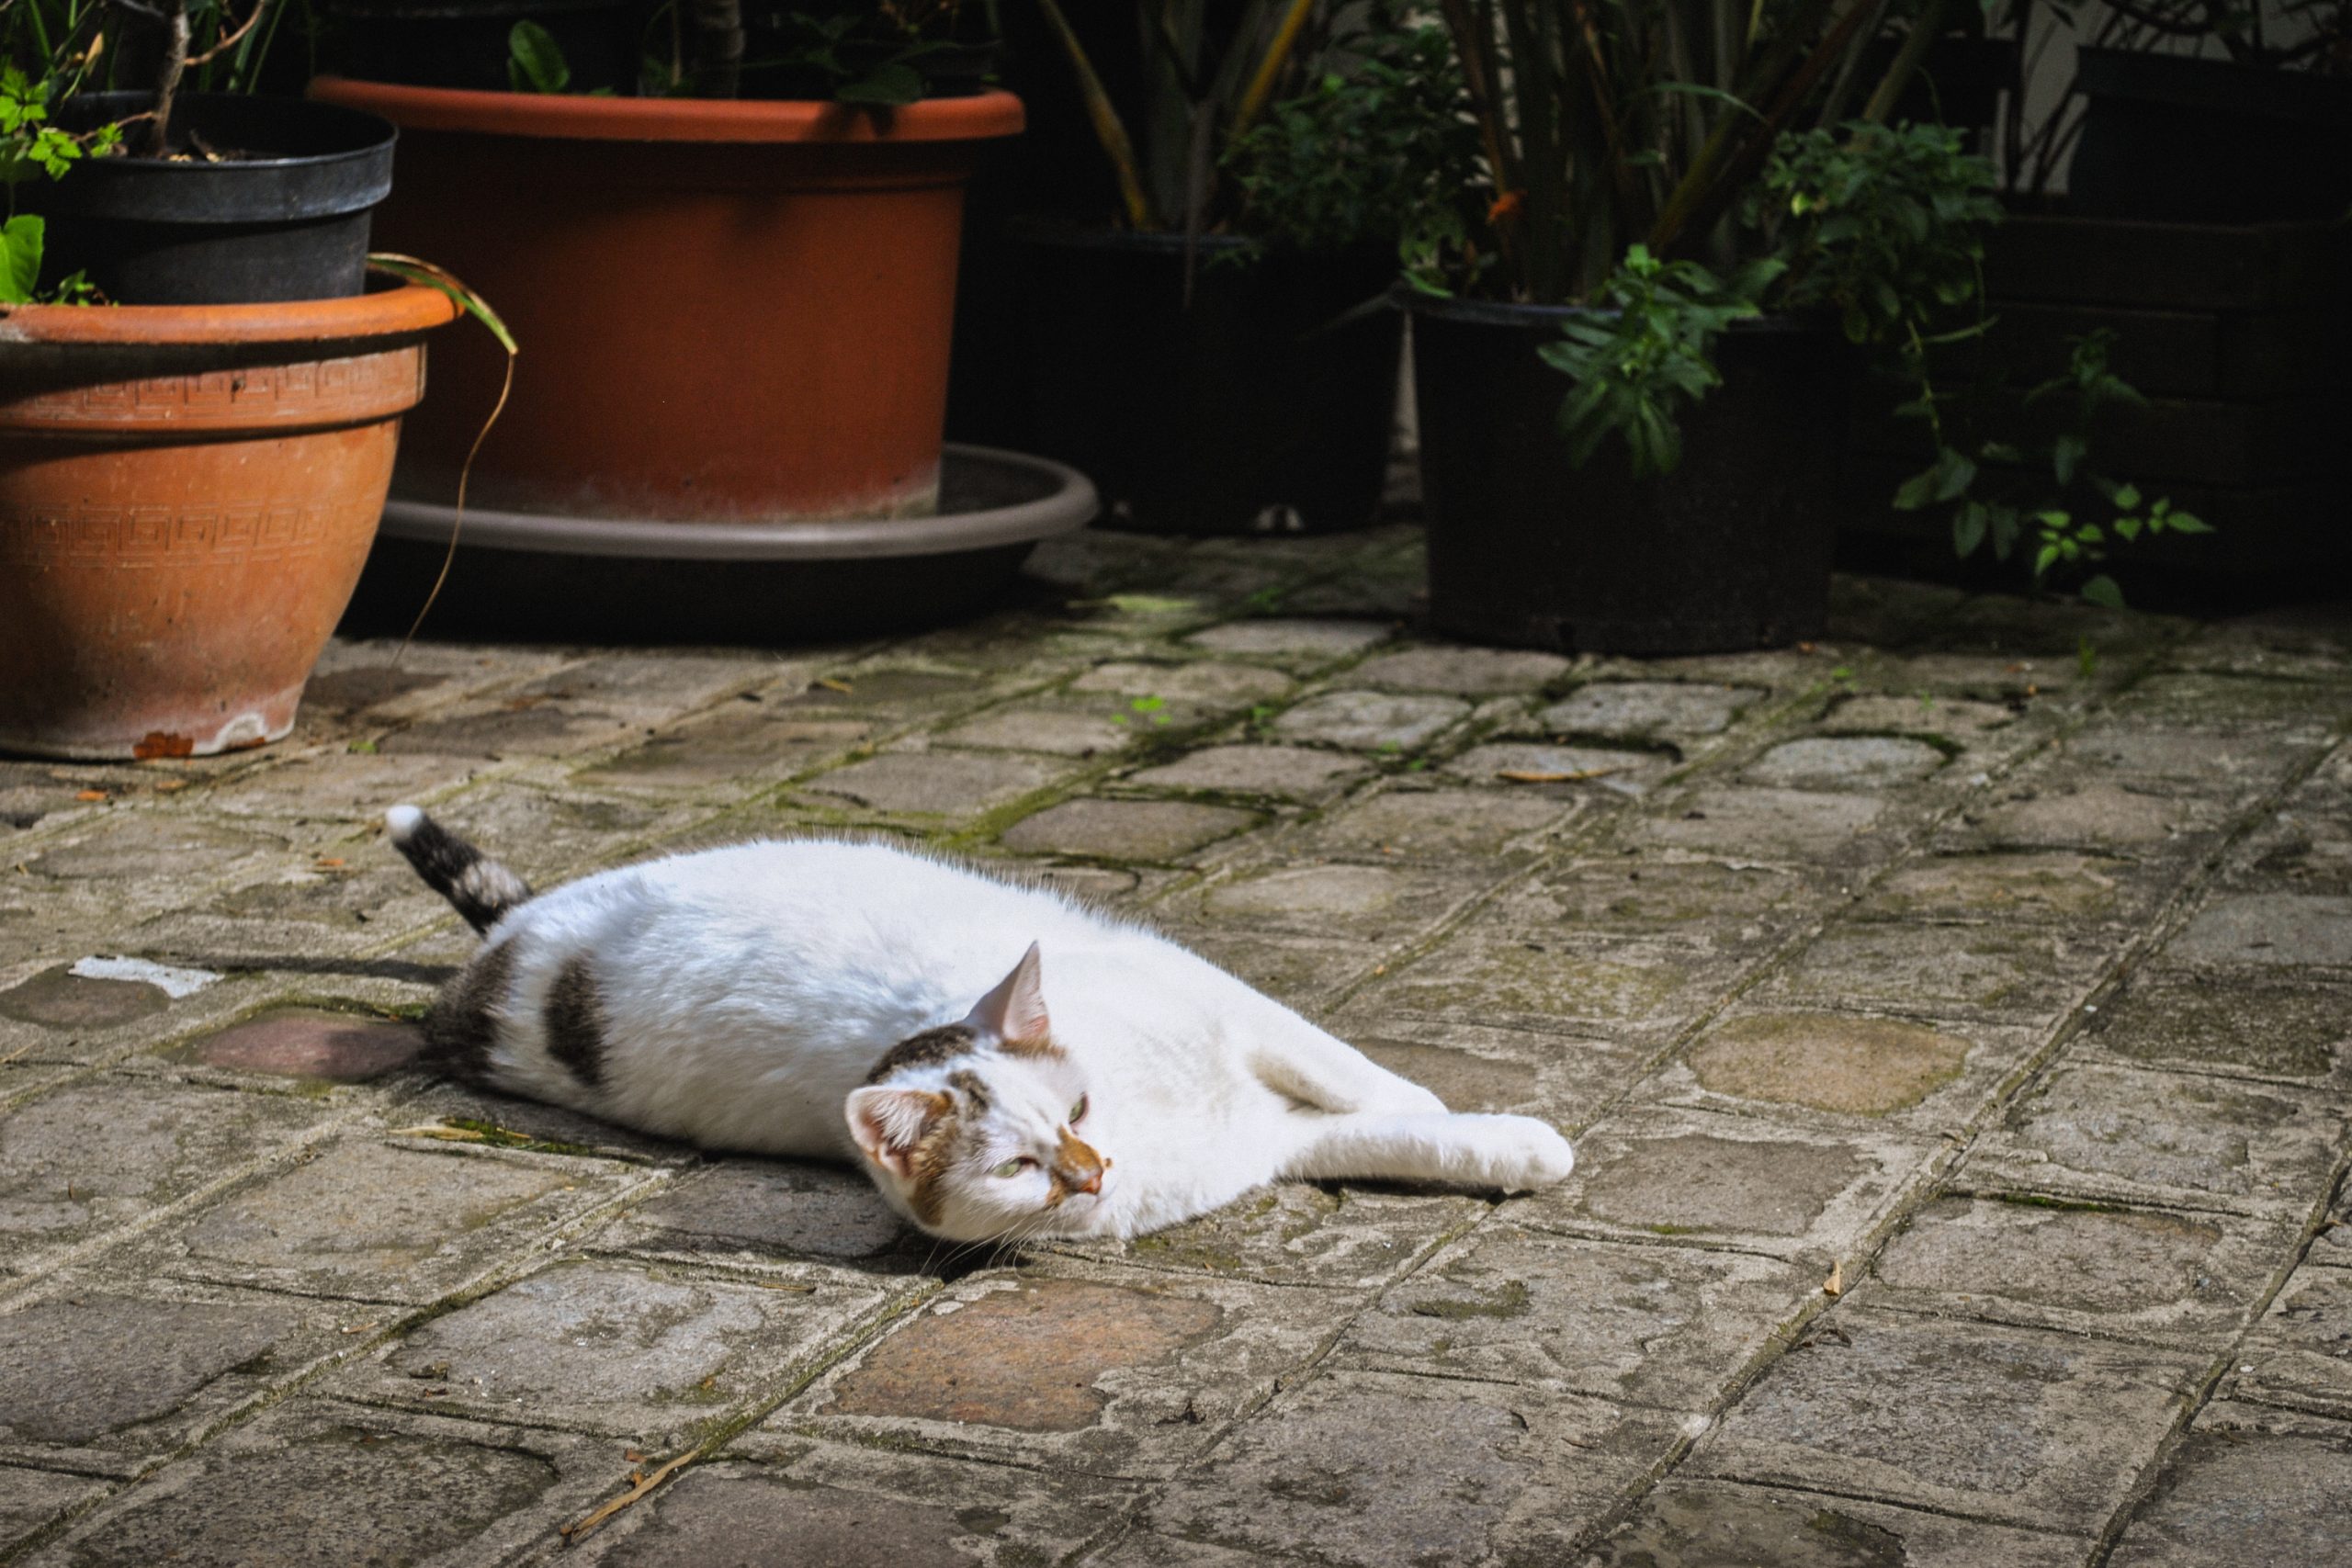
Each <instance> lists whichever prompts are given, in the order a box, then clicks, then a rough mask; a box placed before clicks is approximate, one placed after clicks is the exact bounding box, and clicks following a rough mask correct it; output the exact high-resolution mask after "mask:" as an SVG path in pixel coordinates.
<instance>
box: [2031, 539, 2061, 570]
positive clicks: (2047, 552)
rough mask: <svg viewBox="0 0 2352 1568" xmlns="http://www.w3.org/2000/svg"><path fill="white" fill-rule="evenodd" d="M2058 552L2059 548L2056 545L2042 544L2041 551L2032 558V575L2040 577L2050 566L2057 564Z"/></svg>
mask: <svg viewBox="0 0 2352 1568" xmlns="http://www.w3.org/2000/svg"><path fill="white" fill-rule="evenodd" d="M2058 554H2059V550H2058V547H2057V546H2056V545H2044V546H2042V547H2041V551H2040V552H2039V553H2038V554H2036V555H2035V557H2034V558H2033V575H2034V576H2036V577H2041V576H2042V575H2043V574H2044V573H2046V572H2048V571H2049V570H2050V569H2051V568H2052V567H2053V566H2055V565H2057V564H2058Z"/></svg>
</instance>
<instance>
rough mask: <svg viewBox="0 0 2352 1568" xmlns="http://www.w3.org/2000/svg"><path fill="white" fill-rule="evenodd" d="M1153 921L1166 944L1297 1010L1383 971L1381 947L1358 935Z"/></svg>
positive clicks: (1317, 1006)
mask: <svg viewBox="0 0 2352 1568" xmlns="http://www.w3.org/2000/svg"><path fill="white" fill-rule="evenodd" d="M1155 923H1156V924H1157V925H1158V926H1159V930H1160V934H1161V935H1162V936H1165V937H1167V938H1168V940H1169V941H1170V942H1180V943H1182V945H1183V946H1185V947H1188V948H1190V949H1191V950H1192V951H1193V952H1194V953H1198V954H1200V955H1201V956H1202V957H1203V958H1205V959H1207V960H1208V961H1209V962H1210V963H1212V964H1216V966H1217V967H1218V968H1220V969H1222V970H1224V971H1225V972H1226V973H1227V974H1228V975H1233V976H1238V977H1239V978H1241V979H1242V980H1245V981H1247V982H1248V983H1249V984H1250V985H1251V986H1254V987H1257V988H1258V989H1259V990H1261V991H1263V992H1265V993H1266V994H1267V995H1268V996H1270V997H1272V998H1274V999H1275V1000H1276V1001H1278V1002H1281V1003H1283V1005H1284V1006H1286V1007H1291V1008H1295V1009H1297V1010H1300V1011H1302V1012H1307V1013H1313V1012H1315V1011H1317V1010H1319V1009H1321V1008H1323V1007H1325V1006H1327V1005H1329V1003H1330V1002H1331V1001H1332V1000H1334V999H1335V998H1337V997H1338V995H1339V994H1340V991H1342V990H1343V989H1345V988H1346V987H1348V986H1349V985H1351V984H1352V983H1353V982H1355V981H1356V980H1358V979H1360V978H1362V977H1363V976H1365V975H1367V974H1370V973H1374V972H1376V971H1380V970H1383V969H1385V967H1386V965H1385V963H1384V962H1383V959H1382V953H1383V952H1384V951H1385V949H1384V947H1383V945H1382V944H1381V943H1379V942H1368V941H1365V940H1364V939H1363V938H1361V937H1357V938H1352V939H1343V938H1340V937H1304V936H1282V935H1269V934H1267V933H1266V932H1263V931H1240V930H1235V929H1232V928H1230V927H1227V926H1222V925H1213V926H1201V925H1181V924H1178V923H1176V922H1175V921H1173V920H1160V921H1156V922H1155Z"/></svg>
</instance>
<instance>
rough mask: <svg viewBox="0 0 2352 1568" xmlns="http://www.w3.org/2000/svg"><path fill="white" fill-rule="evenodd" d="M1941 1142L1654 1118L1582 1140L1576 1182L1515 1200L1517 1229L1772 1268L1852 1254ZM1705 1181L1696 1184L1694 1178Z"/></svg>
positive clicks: (1728, 1120)
mask: <svg viewBox="0 0 2352 1568" xmlns="http://www.w3.org/2000/svg"><path fill="white" fill-rule="evenodd" d="M1941 1146H1942V1142H1941V1140H1940V1139H1934V1140H1931V1139H1928V1138H1925V1137H1919V1136H1903V1135H1898V1134H1894V1132H1892V1131H1891V1130H1886V1129H1871V1130H1868V1131H1857V1132H1854V1133H1849V1134H1839V1133H1832V1132H1827V1131H1825V1130H1821V1129H1817V1128H1812V1127H1804V1126H1790V1125H1781V1124H1777V1123H1773V1122H1764V1121H1761V1120H1759V1119H1758V1118H1755V1117H1749V1116H1715V1115H1709V1114H1707V1113H1705V1112H1702V1111H1655V1112H1649V1113H1645V1114H1637V1115H1632V1116H1627V1117H1624V1118H1612V1119H1611V1120H1610V1121H1608V1122H1602V1123H1601V1124H1600V1126H1598V1127H1595V1128H1593V1129H1592V1130H1591V1131H1589V1132H1588V1133H1587V1134H1585V1137H1584V1141H1583V1142H1582V1143H1581V1144H1580V1145H1578V1147H1577V1169H1576V1174H1574V1175H1573V1176H1571V1177H1569V1178H1568V1179H1567V1180H1566V1182H1564V1183H1562V1184H1561V1185H1560V1186H1558V1187H1555V1188H1553V1189H1552V1190H1549V1191H1546V1192H1540V1193H1536V1194H1533V1195H1532V1196H1531V1197H1528V1198H1525V1199H1522V1200H1521V1201H1520V1205H1519V1206H1518V1207H1517V1208H1516V1209H1515V1210H1514V1217H1515V1218H1516V1219H1517V1220H1518V1221H1519V1223H1520V1224H1524V1225H1529V1226H1532V1227H1535V1228H1539V1229H1544V1230H1556V1231H1560V1232H1563V1233H1565V1234H1567V1235H1598V1236H1601V1237H1604V1238H1608V1237H1614V1238H1617V1239H1623V1240H1633V1241H1655V1240H1657V1238H1659V1237H1661V1236H1663V1237H1666V1238H1668V1239H1677V1238H1681V1237H1690V1238H1692V1239H1693V1240H1694V1241H1696V1242H1713V1243H1716V1244H1721V1245H1730V1246H1736V1247H1744V1248H1746V1249H1747V1250H1748V1251H1751V1252H1758V1253H1763V1254H1766V1255H1768V1256H1770V1257H1774V1258H1791V1259H1803V1260H1805V1261H1807V1262H1814V1261H1816V1260H1817V1261H1818V1262H1820V1263H1821V1264H1822V1266H1823V1268H1824V1271H1825V1272H1826V1265H1827V1263H1828V1261H1829V1260H1830V1259H1833V1258H1849V1257H1853V1256H1855V1255H1856V1253H1857V1250H1858V1249H1859V1248H1860V1247H1862V1246H1863V1245H1864V1243H1865V1242H1866V1241H1867V1239H1868V1238H1869V1237H1870V1236H1871V1234H1872V1233H1873V1232H1874V1231H1875V1230H1876V1229H1877V1228H1878V1226H1879V1225H1880V1224H1883V1221H1884V1219H1885V1217H1886V1215H1887V1214H1888V1213H1889V1212H1890V1211H1891V1210H1892V1209H1893V1208H1894V1204H1895V1202H1896V1201H1897V1200H1898V1198H1899V1197H1900V1195H1901V1193H1902V1191H1903V1190H1904V1188H1905V1183H1906V1182H1907V1181H1908V1180H1909V1179H1911V1178H1912V1177H1913V1175H1914V1173H1916V1172H1917V1171H1918V1170H1920V1169H1921V1168H1924V1167H1926V1166H1927V1164H1928V1161H1929V1160H1930V1159H1931V1158H1932V1157H1933V1156H1935V1154H1936V1153H1937V1152H1938V1150H1939V1148H1940V1147H1941ZM1694 1173H1703V1175H1699V1174H1694Z"/></svg>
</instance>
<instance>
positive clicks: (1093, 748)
mask: <svg viewBox="0 0 2352 1568" xmlns="http://www.w3.org/2000/svg"><path fill="white" fill-rule="evenodd" d="M1170 722H1171V720H1170V716H1169V714H1168V713H1167V712H1166V711H1165V710H1159V711H1154V712H1152V713H1150V714H1148V715H1146V714H1140V713H1138V714H1133V715H1130V714H1129V713H1127V712H1126V711H1125V707H1124V706H1123V705H1121V704H1118V703H1116V702H1108V701H1106V702H1101V703H1097V704H1094V705H1090V706H1083V707H1064V706H1057V705H1048V704H1018V705H1012V706H1010V707H999V708H990V709H989V711H988V712H986V713H984V714H982V715H980V716H978V717H977V718H971V719H967V720H965V721H964V722H963V723H961V724H959V725H956V726H955V727H954V728H949V729H944V730H942V731H940V732H939V734H938V735H936V736H935V737H933V743H934V744H936V745H940V746H947V747H959V748H970V749H978V750H991V751H1027V752H1033V753H1036V752H1042V753H1045V754H1046V755H1049V756H1056V757H1078V758H1086V757H1092V756H1096V755H1103V754H1108V753H1111V752H1114V751H1121V750H1125V749H1126V747H1127V746H1128V745H1129V744H1131V743H1132V742H1134V741H1135V740H1136V739H1138V738H1139V737H1140V736H1142V735H1143V734H1144V733H1145V732H1146V730H1147V729H1148V728H1149V726H1150V725H1151V724H1153V723H1159V724H1167V723H1170Z"/></svg>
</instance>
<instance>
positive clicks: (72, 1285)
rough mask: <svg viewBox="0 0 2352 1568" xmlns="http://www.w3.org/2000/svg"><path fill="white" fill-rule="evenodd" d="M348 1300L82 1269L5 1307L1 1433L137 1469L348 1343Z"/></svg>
mask: <svg viewBox="0 0 2352 1568" xmlns="http://www.w3.org/2000/svg"><path fill="white" fill-rule="evenodd" d="M349 1315H350V1314H349V1313H348V1311H347V1309H339V1308H337V1307H335V1306H332V1305H329V1304H328V1303H319V1302H311V1301H303V1300H300V1299H299V1298H292V1297H286V1296H268V1295H260V1294H254V1293H250V1292H234V1291H221V1290H217V1289H212V1290H208V1289H202V1288H197V1289H191V1288H188V1287H184V1286H175V1285H171V1284H167V1283H164V1282H163V1281H160V1280H153V1279H152V1278H145V1277H141V1278H137V1279H119V1280H118V1279H110V1278H105V1277H99V1278H95V1279H77V1280H69V1281H65V1282H64V1283H62V1285H61V1286H59V1287H58V1288H56V1289H52V1290H51V1291H49V1292H45V1293H44V1294H43V1295H41V1296H40V1298H39V1299H37V1300H33V1301H30V1302H26V1303H17V1305H15V1306H14V1307H12V1309H11V1310H10V1311H9V1312H7V1313H6V1314H4V1315H0V1445H5V1447H6V1449H8V1450H12V1451H13V1452H15V1453H16V1454H17V1455H18V1456H19V1457H32V1458H37V1459H39V1460H40V1461H41V1462H43V1463H46V1464H51V1465H57V1466H70V1467H72V1468H74V1469H79V1470H88V1471H94V1472H99V1473H110V1474H118V1475H133V1474H136V1473H137V1472H139V1471H140V1470H141V1469H142V1468H144V1466H145V1464H147V1463H149V1462H152V1461H153V1460H154V1459H156V1458H158V1457H161V1456H163V1455H165V1454H168V1453H170V1452H172V1451H173V1450H175V1449H178V1448H180V1447H182V1446H183V1445H185V1444H186V1443H187V1442H188V1441H189V1440H191V1439H192V1438H196V1437H197V1436H198V1435H199V1434H200V1433H201V1432H202V1431H203V1430H204V1429H205V1428H207V1427H210V1426H212V1425H213V1424H215V1423H217V1422H219V1421H220V1420H222V1419H224V1418H226V1417H227V1416H231V1415H232V1414H234V1413H235V1412H236V1411H237V1410H238V1409H239V1408H241V1407H242V1406H244V1405H246V1404H251V1403H252V1402H254V1400H257V1399H259V1398H261V1397H262V1396H263V1395H264V1394H265V1393H267V1392H268V1391H269V1390H270V1389H271V1388H272V1387H274V1386H277V1385H279V1384H283V1383H285V1382H289V1381H290V1380H292V1379H293V1378H295V1377H298V1376H300V1374H302V1373H303V1372H305V1371H309V1370H310V1369H311V1368H313V1367H315V1366H317V1365H319V1364H321V1363H322V1362H323V1361H325V1360H327V1359H330V1358H332V1357H334V1356H336V1355H339V1354H341V1353H343V1352H344V1351H345V1350H346V1349H348V1348H349V1347H350V1345H351V1344H352V1340H351V1339H350V1338H349V1337H348V1336H347V1335H345V1333H344V1332H343V1330H344V1329H345V1327H347V1326H348V1325H347V1324H346V1323H345V1322H344V1320H345V1318H347V1317H348V1316H349Z"/></svg>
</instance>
